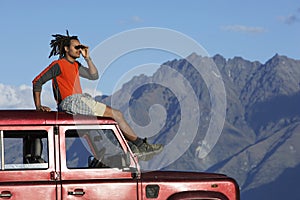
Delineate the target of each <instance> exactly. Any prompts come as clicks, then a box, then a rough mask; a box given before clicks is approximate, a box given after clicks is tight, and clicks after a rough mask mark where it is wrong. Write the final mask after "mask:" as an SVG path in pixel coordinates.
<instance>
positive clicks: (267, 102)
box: [96, 53, 300, 200]
mask: <svg viewBox="0 0 300 200" xmlns="http://www.w3.org/2000/svg"><path fill="white" fill-rule="evenodd" d="M195 66H196V67H195ZM197 67H198V68H197ZM210 69H212V70H211V71H209V72H208V73H207V74H206V72H207V70H210ZM202 70H204V71H202ZM211 74H214V75H215V76H216V77H219V78H220V79H218V80H217V79H209V77H211ZM212 80H217V81H212ZM220 80H221V81H220ZM215 82H220V83H222V84H223V86H224V90H225V91H224V92H225V93H224V94H225V95H224V96H222V92H220V91H222V87H221V86H222V84H220V85H217V86H216V90H215V91H213V88H214V85H215V84H216V83H215ZM212 91H213V93H214V94H212ZM214 95H215V96H218V95H221V96H220V97H224V99H221V100H220V101H217V100H216V99H217V97H215V96H214ZM96 99H97V100H99V101H102V102H105V103H107V104H110V105H111V106H113V107H115V108H117V109H119V110H121V111H123V112H124V115H125V117H126V118H127V119H128V121H129V123H130V125H132V126H133V128H134V130H137V132H139V133H141V132H142V133H143V132H145V131H147V130H150V131H149V132H151V131H152V132H153V131H154V132H155V134H154V133H152V134H151V133H149V132H148V133H147V134H148V140H149V141H150V142H154V143H163V144H165V145H166V146H168V145H169V146H171V145H172V149H171V150H170V149H168V148H167V149H166V152H165V153H164V154H163V155H162V156H161V157H158V158H157V159H158V161H157V162H155V161H153V162H152V163H151V164H144V165H142V166H143V167H144V168H151V167H154V168H155V167H157V166H161V170H180V171H182V170H184V171H206V172H216V173H224V174H227V175H228V176H231V177H233V178H234V179H235V180H237V182H238V184H239V186H240V189H241V196H242V199H244V200H250V199H256V200H257V199H273V200H277V199H300V193H299V192H298V191H297V189H296V187H297V184H296V183H297V178H300V173H299V172H300V142H299V141H300V103H299V102H300V60H295V59H292V58H288V57H287V56H283V55H278V54H276V55H274V56H273V57H272V58H270V59H269V60H268V61H267V62H265V63H260V62H258V61H248V60H245V59H243V58H242V57H234V58H232V59H225V58H224V57H223V56H222V55H215V56H213V57H202V56H200V55H197V54H195V53H192V54H191V55H190V56H188V57H187V58H183V59H178V60H177V59H174V60H172V61H166V62H165V63H163V64H162V65H161V67H160V68H159V69H158V70H157V71H156V72H155V73H154V74H153V75H152V76H146V75H139V76H136V77H134V78H132V79H131V80H130V81H128V82H127V83H126V84H124V85H123V87H122V88H121V89H120V90H119V91H117V92H115V93H114V94H113V95H111V96H98V97H96ZM217 103H219V104H224V105H225V107H224V112H225V116H223V115H222V114H221V112H219V111H220V110H216V111H213V108H214V107H217V106H216V104H217ZM188 105H191V106H188ZM217 105H218V104H217ZM221 111H222V108H221ZM214 114H216V117H214ZM222 117H224V118H225V119H224V123H222V120H220V119H221V118H222ZM212 118H213V119H214V120H215V119H216V120H215V121H218V124H219V125H220V124H221V125H222V126H221V127H222V129H221V130H220V135H218V134H215V132H218V129H217V128H216V129H212V130H214V131H215V132H214V134H215V135H213V136H214V138H213V137H212V138H211V139H210V140H216V143H215V144H214V143H213V142H212V144H214V145H213V146H211V145H209V144H206V143H205V141H206V140H205V138H206V135H205V133H207V132H208V130H209V129H210V128H214V124H213V123H212V121H213V122H214V120H211V119H212ZM181 124H185V125H183V126H181ZM211 126H212V127H211ZM182 127H183V128H182ZM147 134H146V133H145V134H144V135H147ZM174 141H176V142H177V143H176V146H174V143H175V142H174ZM178 141H180V142H178ZM205 145H206V146H207V147H208V151H204V150H205V147H206V146H205ZM199 149H200V151H201V150H203V151H204V153H206V155H205V156H204V157H201V158H200V157H199V156H198V154H197V152H199ZM153 160H155V158H154V159H153Z"/></svg>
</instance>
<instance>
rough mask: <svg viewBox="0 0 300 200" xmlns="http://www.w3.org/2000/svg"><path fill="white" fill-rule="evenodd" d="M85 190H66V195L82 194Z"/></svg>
mask: <svg viewBox="0 0 300 200" xmlns="http://www.w3.org/2000/svg"><path fill="white" fill-rule="evenodd" d="M84 194H85V191H84V190H83V189H75V190H74V191H68V195H75V196H83V195H84Z"/></svg>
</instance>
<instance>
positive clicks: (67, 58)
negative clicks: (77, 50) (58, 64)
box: [64, 55, 76, 63]
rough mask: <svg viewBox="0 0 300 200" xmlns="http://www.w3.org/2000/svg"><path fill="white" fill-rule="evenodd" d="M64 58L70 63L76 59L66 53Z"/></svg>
mask: <svg viewBox="0 0 300 200" xmlns="http://www.w3.org/2000/svg"><path fill="white" fill-rule="evenodd" d="M64 58H65V59H66V60H67V61H69V62H70V63H74V62H75V61H76V58H73V57H71V56H68V55H66V56H65V57H64Z"/></svg>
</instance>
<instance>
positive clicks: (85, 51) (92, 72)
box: [80, 46, 98, 79]
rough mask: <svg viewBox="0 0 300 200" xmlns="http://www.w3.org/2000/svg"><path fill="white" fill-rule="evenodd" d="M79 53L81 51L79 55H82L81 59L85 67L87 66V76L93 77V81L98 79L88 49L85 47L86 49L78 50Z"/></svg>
mask: <svg viewBox="0 0 300 200" xmlns="http://www.w3.org/2000/svg"><path fill="white" fill-rule="evenodd" d="M80 51H81V54H82V56H83V58H84V59H85V61H86V63H87V65H88V69H89V74H90V75H91V76H93V79H98V70H97V67H96V66H95V64H94V63H93V61H92V59H91V57H90V53H89V47H88V46H86V48H84V49H80Z"/></svg>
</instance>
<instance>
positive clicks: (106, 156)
mask: <svg viewBox="0 0 300 200" xmlns="http://www.w3.org/2000/svg"><path fill="white" fill-rule="evenodd" d="M65 138H66V151H67V152H66V158H67V167H68V168H70V169H72V168H73V169H74V168H119V169H121V168H125V167H128V166H129V164H128V163H127V162H126V160H127V159H126V155H125V153H124V151H123V149H122V148H121V145H120V143H119V141H118V140H117V138H116V137H115V135H114V132H113V130H111V129H77V130H67V131H66V137H65Z"/></svg>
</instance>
